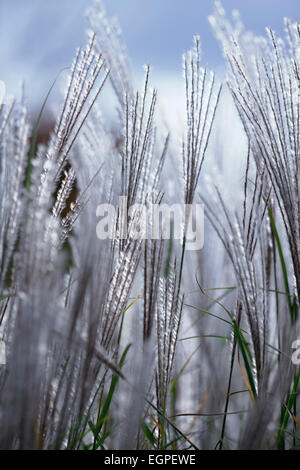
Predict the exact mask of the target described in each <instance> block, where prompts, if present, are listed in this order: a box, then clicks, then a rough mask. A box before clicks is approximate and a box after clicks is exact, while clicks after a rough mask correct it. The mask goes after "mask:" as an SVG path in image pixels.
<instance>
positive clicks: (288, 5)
mask: <svg viewBox="0 0 300 470" xmlns="http://www.w3.org/2000/svg"><path fill="white" fill-rule="evenodd" d="M104 4H105V7H106V10H107V13H108V15H109V16H117V17H118V19H119V22H120V24H121V27H122V29H123V33H124V36H125V39H126V42H127V46H128V50H129V53H130V57H131V60H132V64H133V68H134V69H135V70H136V71H137V72H139V71H141V69H142V65H143V64H145V63H150V64H151V65H152V66H153V68H154V70H155V71H156V73H159V74H160V76H164V77H165V76H170V75H171V74H175V73H178V74H179V78H180V67H181V55H182V53H183V52H184V51H186V50H187V49H188V48H189V47H190V46H191V43H192V37H193V35H194V34H195V33H199V34H200V36H201V41H202V46H203V47H202V48H203V60H204V62H205V64H208V65H209V66H211V67H219V65H220V63H221V61H222V55H221V53H220V49H219V45H218V43H217V42H216V40H215V38H214V36H213V34H212V31H211V29H210V26H209V24H208V21H207V16H208V15H209V14H210V13H211V12H212V9H213V1H212V0H104ZM89 5H90V0H51V2H46V1H45V0H26V1H24V0H0V41H1V48H0V79H2V80H4V81H5V82H6V83H7V87H8V88H9V89H10V92H15V91H16V88H17V86H18V83H19V81H20V80H21V79H22V78H25V81H26V86H27V91H28V93H27V94H28V96H29V100H30V101H31V102H33V104H36V103H39V102H41V99H42V96H44V95H45V94H46V92H47V90H48V89H49V86H50V84H51V83H52V81H53V79H54V78H55V76H56V75H57V73H58V72H59V70H61V69H62V68H63V67H66V66H68V65H70V62H71V61H72V57H73V54H74V50H75V49H76V47H77V46H78V45H82V44H84V42H85V35H84V32H85V29H86V27H87V22H86V20H85V18H84V11H85V9H86V7H88V6H89ZM223 6H224V8H225V9H226V11H227V14H230V12H231V11H232V10H233V9H238V10H239V11H240V13H241V16H242V19H243V21H244V23H245V25H246V27H247V29H251V30H252V31H254V32H256V33H261V34H263V33H264V28H265V26H271V27H272V28H273V29H275V30H276V31H277V32H279V33H282V31H283V21H282V19H283V17H284V16H287V17H290V18H291V19H292V20H299V19H300V18H299V17H300V0H223Z"/></svg>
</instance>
